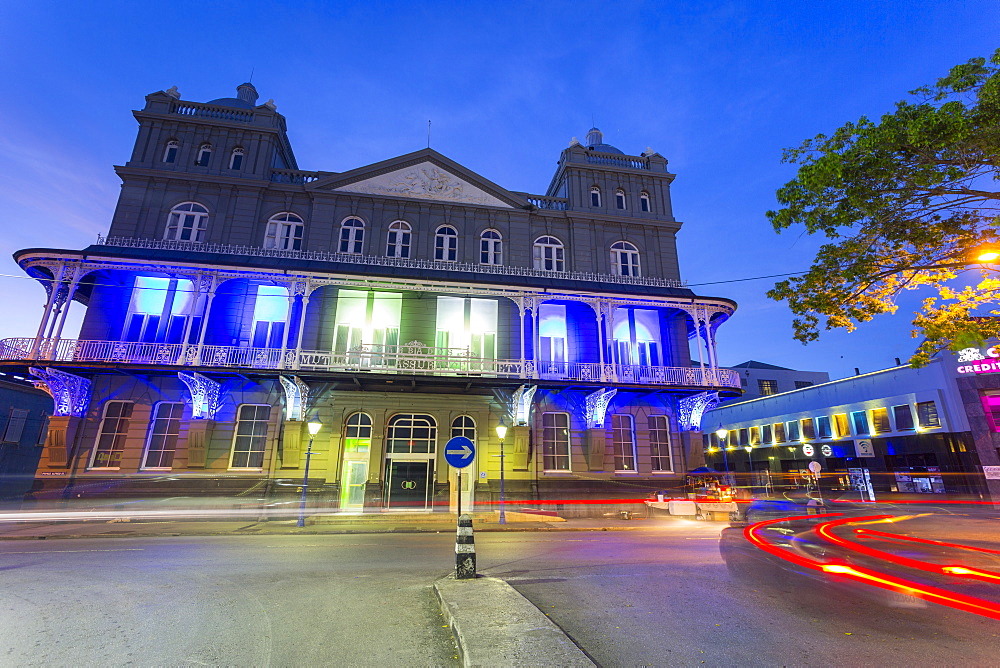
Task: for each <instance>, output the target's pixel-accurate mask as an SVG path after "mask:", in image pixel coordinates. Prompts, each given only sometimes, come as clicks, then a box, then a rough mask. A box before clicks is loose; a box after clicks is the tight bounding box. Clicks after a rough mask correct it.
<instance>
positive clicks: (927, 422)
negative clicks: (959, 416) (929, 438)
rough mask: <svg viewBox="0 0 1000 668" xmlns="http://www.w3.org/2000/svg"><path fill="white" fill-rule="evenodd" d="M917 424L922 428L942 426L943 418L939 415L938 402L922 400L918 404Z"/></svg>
mask: <svg viewBox="0 0 1000 668" xmlns="http://www.w3.org/2000/svg"><path fill="white" fill-rule="evenodd" d="M917 424H918V425H919V426H920V428H921V429H929V428H931V427H940V426H941V418H940V416H938V410H937V404H935V403H934V402H933V401H921V402H919V403H918V404H917Z"/></svg>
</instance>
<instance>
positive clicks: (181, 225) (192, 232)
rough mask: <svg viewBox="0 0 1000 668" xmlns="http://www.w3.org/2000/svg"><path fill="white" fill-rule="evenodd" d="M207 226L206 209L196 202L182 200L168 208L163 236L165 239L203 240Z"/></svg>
mask: <svg viewBox="0 0 1000 668" xmlns="http://www.w3.org/2000/svg"><path fill="white" fill-rule="evenodd" d="M206 227H208V209H206V208H205V207H203V206H202V205H201V204H198V203H197V202H184V203H182V204H178V205H177V206H175V207H174V208H172V209H171V210H170V215H168V216H167V231H166V233H164V235H163V238H164V239H166V240H167V241H197V242H199V243H200V242H202V241H204V240H205V228H206Z"/></svg>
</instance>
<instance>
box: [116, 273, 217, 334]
mask: <svg viewBox="0 0 1000 668" xmlns="http://www.w3.org/2000/svg"><path fill="white" fill-rule="evenodd" d="M197 301H198V295H197V294H196V293H195V289H194V283H192V282H191V281H190V280H189V279H186V278H163V277H159V276H136V277H135V284H134V285H133V287H132V297H131V299H130V300H129V307H128V315H127V316H126V318H125V328H124V330H123V331H122V341H136V342H139V341H141V342H143V343H182V342H183V340H184V332H185V331H188V333H189V334H188V343H190V342H191V338H192V337H194V338H195V340H197V332H198V330H199V328H200V326H201V316H193V315H192V314H193V313H196V312H198V309H197V308H196V305H197ZM189 319H190V320H191V323H190V325H189V324H188V320H189Z"/></svg>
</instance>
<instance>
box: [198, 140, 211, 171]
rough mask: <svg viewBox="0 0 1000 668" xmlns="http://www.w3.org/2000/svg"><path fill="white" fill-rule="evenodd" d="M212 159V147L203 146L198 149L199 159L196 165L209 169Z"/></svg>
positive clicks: (208, 145) (209, 145)
mask: <svg viewBox="0 0 1000 668" xmlns="http://www.w3.org/2000/svg"><path fill="white" fill-rule="evenodd" d="M211 159H212V145H211V144H202V145H201V146H199V147H198V159H197V160H195V162H194V164H196V165H198V166H199V167H208V162H209V160H211Z"/></svg>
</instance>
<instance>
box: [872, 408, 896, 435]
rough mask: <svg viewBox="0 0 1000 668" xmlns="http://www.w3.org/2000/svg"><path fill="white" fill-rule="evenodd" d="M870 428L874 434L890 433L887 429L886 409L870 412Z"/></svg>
mask: <svg viewBox="0 0 1000 668" xmlns="http://www.w3.org/2000/svg"><path fill="white" fill-rule="evenodd" d="M872 427H873V428H874V430H875V433H876V434H884V433H886V432H888V431H891V429H890V428H889V409H888V408H876V409H875V410H873V411H872Z"/></svg>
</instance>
